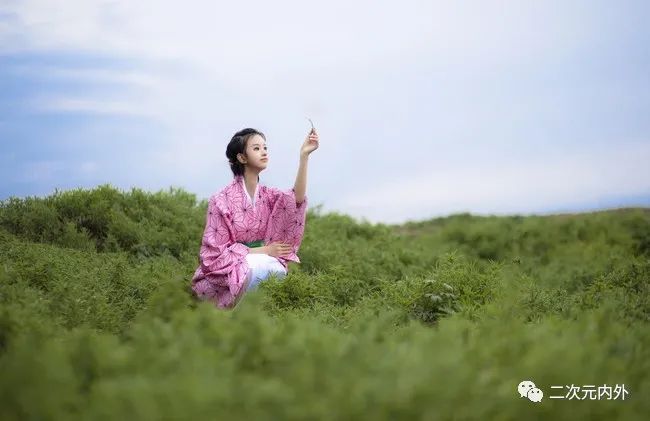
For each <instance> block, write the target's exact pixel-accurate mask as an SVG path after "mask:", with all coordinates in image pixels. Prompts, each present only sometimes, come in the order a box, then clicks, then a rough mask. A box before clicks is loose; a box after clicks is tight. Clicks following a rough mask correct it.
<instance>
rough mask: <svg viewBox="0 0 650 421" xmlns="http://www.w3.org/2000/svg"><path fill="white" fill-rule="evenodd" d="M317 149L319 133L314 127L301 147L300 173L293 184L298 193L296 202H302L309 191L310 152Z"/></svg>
mask: <svg viewBox="0 0 650 421" xmlns="http://www.w3.org/2000/svg"><path fill="white" fill-rule="evenodd" d="M316 149H318V133H317V132H316V129H312V130H310V132H309V134H308V135H307V137H306V138H305V142H304V143H303V144H302V147H301V148H300V163H299V164H298V174H297V175H296V182H295V184H294V185H293V189H294V192H295V193H296V203H301V202H302V201H303V200H304V198H305V194H306V192H307V164H308V163H309V154H310V153H312V152H314V151H315V150H316Z"/></svg>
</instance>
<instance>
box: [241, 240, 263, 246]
mask: <svg viewBox="0 0 650 421" xmlns="http://www.w3.org/2000/svg"><path fill="white" fill-rule="evenodd" d="M237 242H238V243H241V244H243V245H245V246H247V247H262V246H263V245H264V240H257V241H251V242H248V243H245V242H243V241H237Z"/></svg>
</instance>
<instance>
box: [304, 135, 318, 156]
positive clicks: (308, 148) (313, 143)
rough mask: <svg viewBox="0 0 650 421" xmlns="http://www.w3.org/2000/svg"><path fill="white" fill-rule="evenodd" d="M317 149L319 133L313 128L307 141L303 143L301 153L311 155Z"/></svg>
mask: <svg viewBox="0 0 650 421" xmlns="http://www.w3.org/2000/svg"><path fill="white" fill-rule="evenodd" d="M316 149H318V133H317V132H316V129H311V130H310V131H309V134H307V137H306V138H305V143H303V144H302V148H300V153H301V154H302V155H309V154H310V153H312V152H314V151H315V150H316Z"/></svg>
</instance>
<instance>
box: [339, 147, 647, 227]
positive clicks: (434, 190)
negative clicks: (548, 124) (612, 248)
mask: <svg viewBox="0 0 650 421" xmlns="http://www.w3.org/2000/svg"><path fill="white" fill-rule="evenodd" d="M648 162H650V142H638V143H633V144H631V145H628V147H627V148H625V149H621V148H619V147H616V146H609V145H605V146H600V147H594V148H591V149H589V150H588V151H584V150H573V151H568V153H566V154H563V155H561V156H553V155H552V154H542V155H538V156H532V157H528V158H527V159H526V160H525V161H523V160H522V161H520V160H516V159H512V158H511V157H498V156H486V157H485V159H483V160H480V161H472V162H466V163H464V164H463V163H454V166H447V167H434V168H431V169H429V170H426V171H422V170H420V171H419V172H417V173H414V174H411V175H408V176H403V177H400V178H396V179H395V180H393V181H391V182H389V183H386V184H378V185H371V187H370V188H368V189H367V190H365V191H354V192H350V193H349V194H348V195H346V196H344V197H342V198H341V199H340V200H339V201H337V202H336V208H338V209H343V210H344V211H346V212H347V213H350V214H351V215H353V216H355V217H357V218H363V217H365V218H367V219H368V220H369V221H372V222H379V221H388V222H400V221H404V219H405V217H406V216H407V215H408V217H410V218H412V219H427V218H431V217H435V216H442V215H448V214H451V213H458V212H466V211H468V212H472V213H475V214H478V213H482V214H483V213H491V214H514V213H534V212H535V210H538V209H545V208H550V207H558V206H578V205H580V204H583V203H585V202H589V201H598V200H599V199H602V198H604V197H606V196H607V195H610V196H617V195H619V196H625V195H627V196H634V195H641V194H646V195H650V166H648Z"/></svg>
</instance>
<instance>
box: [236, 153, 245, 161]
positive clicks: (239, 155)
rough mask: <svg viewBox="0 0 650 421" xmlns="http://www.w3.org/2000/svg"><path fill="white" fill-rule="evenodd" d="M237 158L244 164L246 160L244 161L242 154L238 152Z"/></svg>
mask: <svg viewBox="0 0 650 421" xmlns="http://www.w3.org/2000/svg"><path fill="white" fill-rule="evenodd" d="M237 160H238V161H239V162H240V163H241V164H245V163H246V161H244V155H242V154H241V153H238V154H237Z"/></svg>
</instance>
